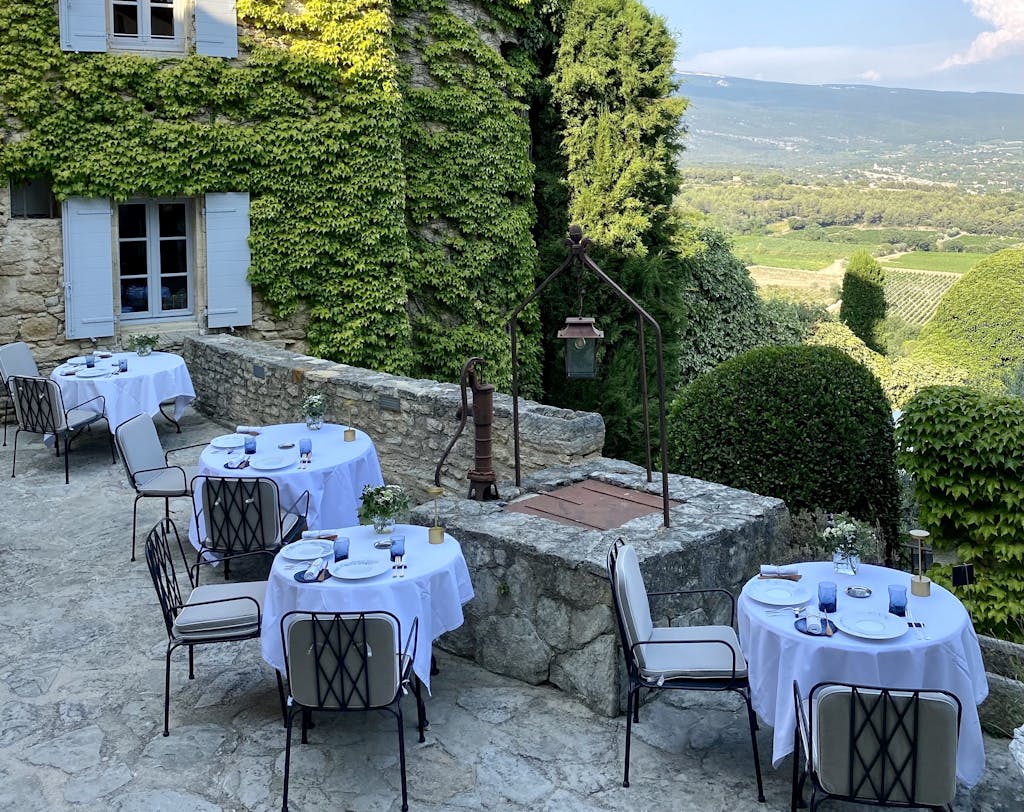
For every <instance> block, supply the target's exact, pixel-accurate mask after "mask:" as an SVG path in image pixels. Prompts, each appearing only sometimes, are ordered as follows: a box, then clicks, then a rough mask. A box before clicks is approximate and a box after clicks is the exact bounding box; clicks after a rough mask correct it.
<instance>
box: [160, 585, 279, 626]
mask: <svg viewBox="0 0 1024 812" xmlns="http://www.w3.org/2000/svg"><path fill="white" fill-rule="evenodd" d="M266 591H267V582H266V581H243V582H241V583H234V584H209V585H206V586H197V587H196V588H195V589H193V590H192V594H191V595H189V596H188V600H187V601H185V606H184V607H183V608H182V610H181V611H180V612H179V613H178V617H177V618H176V619H175V621H174V634H175V636H176V637H182V638H186V639H199V638H200V637H201V636H205V637H219V636H222V635H224V634H229V635H239V636H241V635H243V634H244V633H246V630H248V631H249V632H251V631H253V629H254V628H255V627H256V626H257V624H258V622H259V615H258V613H257V609H256V604H254V603H253V602H252V601H251V600H227V601H225V602H224V603H212V604H206V605H203V606H195V605H193V604H196V603H199V602H201V601H219V600H224V599H225V598H242V597H248V598H255V600H256V602H257V603H258V604H259V611H260V612H262V611H263V598H264V595H265V594H266Z"/></svg>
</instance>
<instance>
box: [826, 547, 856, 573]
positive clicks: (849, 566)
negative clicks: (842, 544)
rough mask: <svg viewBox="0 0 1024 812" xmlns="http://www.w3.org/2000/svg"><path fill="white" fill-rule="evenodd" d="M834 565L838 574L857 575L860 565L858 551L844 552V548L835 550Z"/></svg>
mask: <svg viewBox="0 0 1024 812" xmlns="http://www.w3.org/2000/svg"><path fill="white" fill-rule="evenodd" d="M832 567H833V569H835V571H836V574H837V575H856V574H857V569H858V568H859V567H860V556H859V555H857V554H856V553H850V554H847V553H844V552H843V551H842V550H835V551H834V552H833V553H832Z"/></svg>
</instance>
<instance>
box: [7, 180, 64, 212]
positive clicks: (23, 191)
mask: <svg viewBox="0 0 1024 812" xmlns="http://www.w3.org/2000/svg"><path fill="white" fill-rule="evenodd" d="M11 217H13V218H16V219H24V218H31V219H57V218H59V217H60V206H58V205H57V199H56V198H55V197H54V196H53V190H52V189H51V188H50V182H49V181H48V180H45V179H43V178H35V179H34V180H29V181H25V182H24V183H15V182H14V181H11Z"/></svg>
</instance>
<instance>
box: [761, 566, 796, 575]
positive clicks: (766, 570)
mask: <svg viewBox="0 0 1024 812" xmlns="http://www.w3.org/2000/svg"><path fill="white" fill-rule="evenodd" d="M798 574H799V573H798V572H797V568H796V567H776V566H775V565H774V564H762V565H761V577H762V578H778V577H779V576H780V575H798Z"/></svg>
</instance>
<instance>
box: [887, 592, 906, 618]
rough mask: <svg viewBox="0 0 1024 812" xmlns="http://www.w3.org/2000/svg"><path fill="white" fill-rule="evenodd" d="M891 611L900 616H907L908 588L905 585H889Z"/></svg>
mask: <svg viewBox="0 0 1024 812" xmlns="http://www.w3.org/2000/svg"><path fill="white" fill-rule="evenodd" d="M889 612H890V613H891V614H894V615H897V616H898V617H906V616H907V588H906V587H905V586H896V585H895V584H894V585H892V586H890V587H889Z"/></svg>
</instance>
